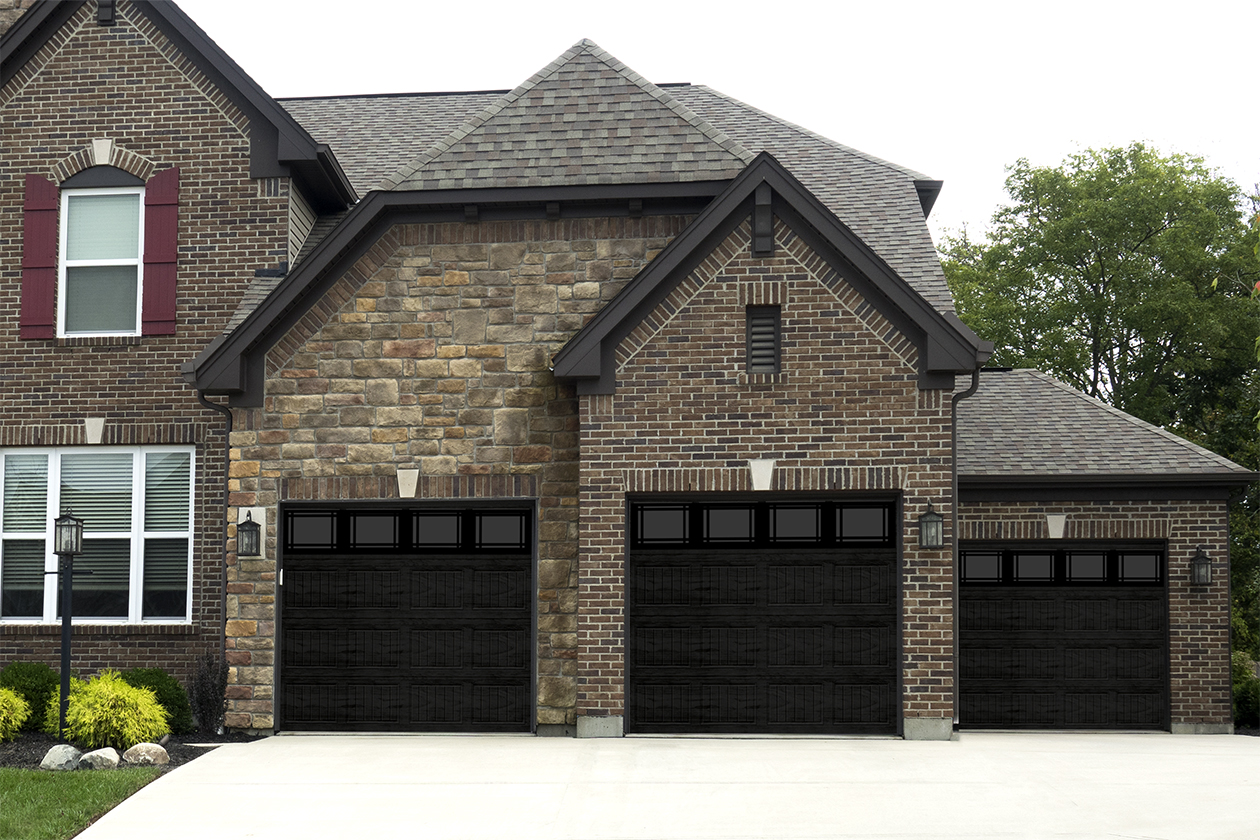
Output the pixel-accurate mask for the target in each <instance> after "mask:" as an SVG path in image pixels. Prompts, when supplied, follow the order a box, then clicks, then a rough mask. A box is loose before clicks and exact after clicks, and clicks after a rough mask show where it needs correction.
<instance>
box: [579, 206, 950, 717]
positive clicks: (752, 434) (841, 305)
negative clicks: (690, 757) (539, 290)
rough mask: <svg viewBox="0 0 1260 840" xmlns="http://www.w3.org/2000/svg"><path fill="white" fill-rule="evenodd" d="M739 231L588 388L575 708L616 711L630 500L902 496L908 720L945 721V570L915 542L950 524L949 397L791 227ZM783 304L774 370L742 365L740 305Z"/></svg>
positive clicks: (946, 562) (938, 554)
mask: <svg viewBox="0 0 1260 840" xmlns="http://www.w3.org/2000/svg"><path fill="white" fill-rule="evenodd" d="M750 236H751V230H750V228H749V226H748V225H744V226H742V227H741V228H740V229H738V230H737V231H736V232H734V233H733V234H732V235H731V236H730V237H729V238H728V239H727V240H726V241H725V242H724V243H723V244H722V245H721V246H720V247H718V248H717V249H716V250H715V251H714V252H713V254H712V255H711V256H710V257H709V258H708V259H707V260H705V261H704V262H703V263H702V264H701V265H700V266H699V267H698V268H696V269H695V270H694V271H693V272H692V273H691V274H690V275H689V276H688V277H687V278H686V279H684V280H683V281H682V282H681V283H680V284H679V285H678V286H677V288H675V289H674V291H673V292H672V293H671V294H670V295H669V296H668V298H667V299H666V300H665V301H664V302H663V303H662V304H661V305H660V306H659V307H658V308H657V309H656V311H655V312H654V313H653V315H652V316H651V317H649V318H648V319H646V320H645V321H644V323H643V325H642V326H641V327H640V328H639V329H637V330H636V331H634V332H633V333H631V334H630V335H629V336H628V337H627V338H626V340H625V341H623V342H622V344H621V346H620V347H619V348H618V371H617V392H616V393H615V394H611V395H600V396H590V397H583V398H582V400H581V403H582V457H583V463H582V488H581V489H582V495H581V503H580V509H581V512H582V519H581V524H582V527H581V531H580V533H581V564H580V565H581V571H580V574H579V583H578V593H579V613H578V619H579V621H578V645H579V647H578V662H579V685H578V711H579V714H581V715H594V716H601V715H620V714H622V713H623V709H624V691H625V685H624V671H623V669H624V660H623V653H622V643H623V628H624V619H623V610H624V591H625V580H624V566H625V546H626V532H625V521H624V520H625V503H626V502H625V500H626V494H628V493H650V494H655V493H671V492H691V493H707V494H713V495H720V494H721V493H728V492H736V491H748V490H751V489H752V488H751V485H750V481H749V470H748V466H747V463H746V462H747V460H748V459H753V458H770V459H775V460H776V461H777V465H776V470H775V475H774V483H773V485H772V489H773V490H774V491H810V492H818V493H821V494H835V495H840V496H843V495H844V494H850V495H852V494H866V495H868V496H873V497H876V498H889V499H891V498H898V499H899V500H900V502H901V510H902V524H901V529H900V530H901V538H900V539H901V543H902V546H903V549H902V564H903V565H902V589H903V593H902V598H903V615H904V619H903V627H902V636H903V641H902V650H903V659H902V679H903V683H904V689H903V690H904V694H903V704H902V705H903V714H904V715H905V716H906V717H908V718H919V717H922V718H937V719H941V718H951V717H952V715H953V696H952V691H953V665H952V645H953V641H952V616H951V602H950V597H949V593H950V588H951V586H952V572H951V566H950V558H949V554H948V552H947V551H923V550H921V549H919V547H918V531H917V524H916V523H917V518H918V516H919V515H920V514H921V513H924V512H925V511H926V510H927V506H928V503H929V502H931V503H932V505H933V506H934V507H935V508H936V510H938V511H940V512H941V513H943V514H944V515H945V517H946V520H947V521H948V520H949V519H950V518H951V517H952V505H951V504H950V477H951V456H950V433H951V431H950V413H949V399H948V395H947V394H944V393H943V392H940V391H921V390H920V389H919V387H918V370H917V357H916V352H917V351H916V350H915V348H914V346H913V345H912V344H911V343H910V342H909V341H908V340H906V339H905V337H903V336H901V335H900V334H899V333H898V332H897V331H896V330H895V329H894V328H893V327H892V326H891V324H889V323H888V322H887V321H886V320H885V319H884V318H883V317H882V316H881V315H879V314H878V312H876V311H875V310H874V309H873V308H872V307H870V306H869V305H868V304H866V302H865V301H863V300H862V299H861V297H860V296H859V295H857V294H856V293H855V292H854V290H853V289H852V288H851V287H850V286H849V285H848V284H847V283H845V282H844V281H843V280H842V279H841V278H840V277H839V276H838V275H837V274H836V273H835V272H834V271H833V270H832V269H831V268H830V267H828V266H827V265H826V264H825V263H824V262H823V261H822V260H821V259H819V258H818V256H817V255H815V254H814V253H812V252H811V251H810V250H809V248H808V247H807V246H806V245H805V244H804V243H803V242H802V241H801V240H800V239H798V238H796V237H795V235H794V234H793V233H792V232H791V231H790V230H789V229H787V228H786V227H785V226H783V225H779V226H778V228H777V231H776V236H777V238H778V244H779V248H780V250H779V252H778V254H777V256H775V257H773V258H768V259H761V258H753V257H751V256H749V243H750V241H751V240H750ZM765 303H771V304H774V303H777V304H779V305H780V306H781V307H782V310H781V311H782V336H783V337H782V372H781V373H780V374H777V375H753V376H750V375H748V374H746V373H745V372H744V370H743V368H744V346H745V337H744V318H745V307H746V306H748V305H754V304H765Z"/></svg>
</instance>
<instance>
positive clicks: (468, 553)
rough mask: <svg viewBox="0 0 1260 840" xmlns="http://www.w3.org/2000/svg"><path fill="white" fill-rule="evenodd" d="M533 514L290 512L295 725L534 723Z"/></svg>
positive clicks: (287, 647)
mask: <svg viewBox="0 0 1260 840" xmlns="http://www.w3.org/2000/svg"><path fill="white" fill-rule="evenodd" d="M530 521H531V516H530V513H529V511H528V510H522V509H515V510H504V509H463V510H440V511H439V510H402V509H394V510H381V509H374V510H369V509H352V510H316V509H293V510H287V511H286V512H285V516H284V518H283V522H284V524H285V533H284V546H285V552H284V557H283V585H282V587H281V589H280V592H281V613H280V621H281V624H280V636H281V643H280V663H279V664H280V676H279V691H280V698H281V702H280V720H279V725H280V727H281V728H283V729H286V730H299V731H302V730H306V731H373V732H408V731H410V732H426V731H427V732H460V731H476V732H528V731H530V729H531V722H532V719H533V703H532V682H533V667H532V660H533V658H532V654H531V651H532V646H531V643H530V639H531V638H532V625H533V620H532V614H533V611H532V606H531V602H532V598H531V593H532V592H533V575H532V568H533V562H532V553H531V550H530V545H531V528H530Z"/></svg>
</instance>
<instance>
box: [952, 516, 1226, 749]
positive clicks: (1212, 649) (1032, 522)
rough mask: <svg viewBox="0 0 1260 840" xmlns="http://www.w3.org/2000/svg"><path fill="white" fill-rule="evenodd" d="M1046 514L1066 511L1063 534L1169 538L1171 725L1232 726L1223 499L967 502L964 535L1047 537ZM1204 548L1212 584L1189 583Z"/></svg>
mask: <svg viewBox="0 0 1260 840" xmlns="http://www.w3.org/2000/svg"><path fill="white" fill-rule="evenodd" d="M1047 514H1064V515H1066V517H1067V519H1066V524H1065V528H1064V532H1063V539H1065V540H1152V539H1153V540H1166V541H1167V543H1168V599H1169V601H1168V612H1169V640H1170V644H1171V650H1170V652H1169V654H1170V660H1171V661H1170V676H1171V687H1172V701H1171V702H1172V723H1173V725H1174V726H1176V725H1178V724H1222V725H1223V724H1229V723H1230V722H1231V721H1232V712H1231V709H1230V678H1229V568H1228V564H1227V563H1226V562H1225V560H1226V558H1227V557H1228V556H1229V554H1228V552H1229V514H1228V505H1227V504H1226V503H1225V502H1224V501H1204V502H1177V501H1163V502H1161V501H1152V502H1052V503H1044V504H1040V503H1031V502H1008V503H997V502H983V503H979V502H976V503H964V504H963V505H962V506H961V510H960V513H959V538H960V539H963V540H1010V541H1011V542H1012V543H1017V542H1018V541H1019V540H1044V539H1047V538H1049V536H1050V535H1049V533H1048V532H1047V531H1046V515H1047ZM1199 546H1203V548H1204V550H1205V551H1206V552H1207V554H1208V556H1209V557H1211V558H1213V560H1214V561H1215V568H1214V569H1213V574H1212V584H1211V585H1210V586H1207V587H1192V586H1191V585H1190V558H1191V557H1193V556H1194V553H1195V550H1196V549H1197V548H1198V547H1199Z"/></svg>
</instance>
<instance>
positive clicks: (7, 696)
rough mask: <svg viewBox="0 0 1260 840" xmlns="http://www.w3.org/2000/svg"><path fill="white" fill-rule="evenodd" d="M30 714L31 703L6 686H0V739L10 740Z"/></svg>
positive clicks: (14, 736) (15, 735)
mask: <svg viewBox="0 0 1260 840" xmlns="http://www.w3.org/2000/svg"><path fill="white" fill-rule="evenodd" d="M30 715H31V704H30V703H27V702H26V700H25V699H24V698H23V697H22V696H21V695H20V694H18V693H17V692H16V691H12V690H11V689H7V688H0V741H11V740H13V739H14V738H16V737H17V734H18V730H20V729H21V728H22V724H24V723H26V719H27V718H28V717H30Z"/></svg>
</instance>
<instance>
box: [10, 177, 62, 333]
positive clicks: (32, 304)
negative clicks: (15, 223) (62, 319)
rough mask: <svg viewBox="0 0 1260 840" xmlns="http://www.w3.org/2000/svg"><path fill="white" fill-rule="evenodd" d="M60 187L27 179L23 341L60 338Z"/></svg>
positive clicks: (32, 178) (23, 241) (19, 325)
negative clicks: (58, 312)
mask: <svg viewBox="0 0 1260 840" xmlns="http://www.w3.org/2000/svg"><path fill="white" fill-rule="evenodd" d="M57 211H58V195H57V185H56V184H54V183H53V182H52V181H49V180H48V179H47V178H42V177H40V176H39V175H27V176H26V199H25V201H24V202H23V204H22V213H23V219H22V313H21V316H20V317H19V318H18V335H20V336H21V337H22V338H56V337H57Z"/></svg>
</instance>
